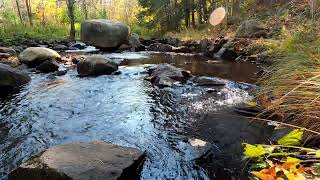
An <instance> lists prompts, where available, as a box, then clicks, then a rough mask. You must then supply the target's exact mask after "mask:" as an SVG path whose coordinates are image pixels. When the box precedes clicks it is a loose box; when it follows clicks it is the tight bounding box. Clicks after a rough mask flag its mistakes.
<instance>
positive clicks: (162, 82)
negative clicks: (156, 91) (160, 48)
mask: <svg viewBox="0 0 320 180" xmlns="http://www.w3.org/2000/svg"><path fill="white" fill-rule="evenodd" d="M149 75H150V77H149V78H148V80H150V82H151V83H153V84H155V85H156V86H159V87H171V86H173V85H174V84H175V83H179V82H186V81H187V80H188V78H189V77H190V74H189V73H188V72H186V71H182V70H180V69H178V68H176V67H174V66H171V65H169V64H161V65H159V66H158V67H157V68H155V69H151V70H150V72H149Z"/></svg>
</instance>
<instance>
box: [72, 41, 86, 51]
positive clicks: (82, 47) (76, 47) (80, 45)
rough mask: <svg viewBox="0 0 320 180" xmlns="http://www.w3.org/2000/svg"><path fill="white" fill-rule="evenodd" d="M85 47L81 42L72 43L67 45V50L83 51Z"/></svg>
mask: <svg viewBox="0 0 320 180" xmlns="http://www.w3.org/2000/svg"><path fill="white" fill-rule="evenodd" d="M86 47H87V45H86V44H85V43H83V42H72V43H69V49H85V48H86Z"/></svg>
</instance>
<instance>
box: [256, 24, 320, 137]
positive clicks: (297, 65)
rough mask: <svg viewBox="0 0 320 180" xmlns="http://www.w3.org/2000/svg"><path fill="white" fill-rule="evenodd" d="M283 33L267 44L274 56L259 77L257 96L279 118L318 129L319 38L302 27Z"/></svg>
mask: <svg viewBox="0 0 320 180" xmlns="http://www.w3.org/2000/svg"><path fill="white" fill-rule="evenodd" d="M307 27H310V26H307ZM283 37H284V38H283V39H282V41H281V42H280V43H278V44H277V45H275V46H271V47H270V48H271V50H270V52H271V53H272V54H275V55H276V57H277V58H276V59H275V60H274V62H273V65H272V66H271V67H270V71H269V73H268V74H265V75H264V77H263V78H262V80H261V86H262V89H261V91H260V92H259V93H258V97H259V99H261V101H262V104H263V105H264V107H265V108H266V110H267V112H268V113H270V112H271V114H272V116H273V115H277V117H280V119H281V121H282V122H289V123H290V124H294V125H297V126H300V127H305V128H308V129H311V130H313V131H316V132H320V38H319V37H318V36H317V35H315V33H314V31H313V29H305V28H304V27H298V28H297V29H295V30H293V31H291V32H286V33H285V34H284V35H283Z"/></svg>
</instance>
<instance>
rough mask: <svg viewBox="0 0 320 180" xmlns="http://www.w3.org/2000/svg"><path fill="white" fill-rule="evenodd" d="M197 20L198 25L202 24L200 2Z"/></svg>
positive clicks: (198, 3)
mask: <svg viewBox="0 0 320 180" xmlns="http://www.w3.org/2000/svg"><path fill="white" fill-rule="evenodd" d="M197 16H198V17H197V18H198V25H200V24H202V12H201V3H200V0H198V2H197Z"/></svg>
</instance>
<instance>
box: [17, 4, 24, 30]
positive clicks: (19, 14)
mask: <svg viewBox="0 0 320 180" xmlns="http://www.w3.org/2000/svg"><path fill="white" fill-rule="evenodd" d="M16 5H17V12H18V16H19V19H20V22H21V24H22V25H24V23H23V20H22V16H21V10H20V4H19V0H16Z"/></svg>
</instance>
